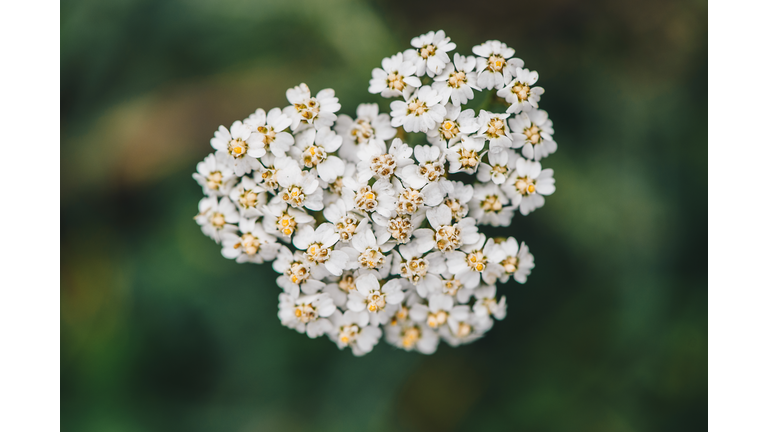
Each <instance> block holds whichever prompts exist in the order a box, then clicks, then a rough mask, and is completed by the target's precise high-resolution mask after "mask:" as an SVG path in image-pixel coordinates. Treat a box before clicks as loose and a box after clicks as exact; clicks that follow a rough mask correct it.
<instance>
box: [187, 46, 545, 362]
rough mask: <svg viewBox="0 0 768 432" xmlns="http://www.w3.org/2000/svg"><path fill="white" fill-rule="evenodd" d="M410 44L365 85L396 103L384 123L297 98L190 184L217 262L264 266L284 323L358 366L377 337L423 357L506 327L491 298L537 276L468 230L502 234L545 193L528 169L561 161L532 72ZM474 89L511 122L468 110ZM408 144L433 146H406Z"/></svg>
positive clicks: (234, 139) (494, 59) (500, 60)
mask: <svg viewBox="0 0 768 432" xmlns="http://www.w3.org/2000/svg"><path fill="white" fill-rule="evenodd" d="M412 42H413V44H414V47H415V48H416V49H408V50H406V51H405V52H404V53H398V54H396V55H394V56H392V57H390V58H386V59H384V60H383V61H382V66H383V69H377V70H375V71H374V72H373V78H372V79H371V82H370V88H369V91H371V92H372V93H380V94H381V95H382V96H384V97H397V98H400V100H396V101H394V102H392V103H391V104H390V108H391V112H390V113H387V112H379V107H378V105H377V104H360V105H359V106H358V107H357V110H356V114H357V117H356V118H354V119H353V118H352V117H350V116H347V115H344V114H340V115H339V116H338V117H337V116H336V114H337V112H338V111H339V109H340V105H339V104H338V99H337V98H336V97H335V92H334V91H333V90H332V89H325V90H322V91H320V92H319V93H318V94H317V95H316V96H315V97H313V96H312V94H311V92H310V90H309V88H308V87H307V86H306V85H305V84H301V85H299V86H297V87H294V88H291V89H289V90H288V91H286V97H287V98H288V100H289V102H290V103H291V104H292V105H291V106H289V107H286V108H284V109H282V110H281V109H279V108H274V109H272V110H270V111H268V112H267V111H265V110H263V109H257V110H256V111H255V112H254V113H253V114H251V115H250V116H249V117H248V118H246V119H245V120H243V121H242V122H235V123H233V125H232V127H231V128H230V129H226V128H223V127H221V128H220V129H219V130H218V131H217V132H216V133H215V134H214V139H212V140H211V144H212V145H213V146H214V148H215V149H216V152H215V153H214V154H212V155H208V156H207V157H206V159H205V160H204V161H203V162H201V163H200V164H199V166H198V172H197V173H195V174H194V175H193V177H194V178H195V180H196V181H197V182H198V184H200V186H201V187H202V189H203V193H204V194H205V195H207V197H206V198H204V199H203V200H202V201H201V202H200V205H199V209H200V212H199V214H198V215H197V216H195V220H196V221H197V223H198V224H200V226H201V229H202V230H203V232H204V233H205V234H206V235H208V236H210V237H212V238H213V239H214V240H215V241H217V242H218V243H221V247H222V249H221V251H222V254H223V255H224V256H226V257H228V258H233V259H235V260H237V261H238V262H255V263H260V262H265V261H271V260H273V262H272V267H273V269H274V270H275V271H276V272H278V274H279V275H278V277H277V284H278V285H279V286H280V287H281V288H282V290H283V291H284V292H283V294H281V295H280V296H279V302H278V303H279V304H278V316H279V318H280V320H281V322H282V323H283V324H284V325H285V326H287V327H290V328H294V329H296V330H297V331H299V332H302V333H305V334H307V335H308V336H309V337H313V338H314V337H318V336H323V335H325V336H328V338H329V339H330V340H331V341H333V342H334V343H335V344H336V345H337V346H338V347H339V349H345V348H347V347H349V348H350V349H351V351H352V353H353V354H354V355H356V356H359V355H363V354H365V353H367V352H370V351H371V350H372V349H373V347H374V346H375V345H376V344H377V343H378V342H379V341H380V339H381V337H382V336H385V340H386V341H387V342H388V343H389V344H391V345H394V346H396V347H398V348H402V349H404V350H407V351H410V350H416V351H418V352H421V353H424V354H430V353H432V352H434V351H435V350H436V349H437V346H438V344H439V342H440V341H441V340H442V341H445V342H446V343H448V344H449V345H451V346H458V345H461V344H465V343H469V342H472V341H474V340H476V339H478V338H480V337H482V336H483V335H484V334H485V333H486V332H487V331H489V330H490V329H491V328H492V327H493V323H494V321H495V320H494V319H493V318H495V319H503V318H504V316H505V315H506V299H505V297H504V296H498V297H497V287H496V283H497V282H498V283H505V282H507V281H508V280H509V279H512V278H514V279H515V280H516V281H517V282H519V283H524V282H526V280H527V278H528V275H529V274H530V272H531V269H532V268H533V267H534V261H533V255H531V254H530V252H529V250H528V246H527V245H526V244H525V243H520V244H518V243H517V240H516V239H514V238H512V237H509V238H494V239H487V238H486V236H485V235H484V234H481V233H480V232H479V231H478V226H480V225H492V226H507V225H509V224H510V222H511V219H512V216H513V215H514V212H515V211H520V213H521V214H528V213H529V212H530V211H533V210H534V209H536V208H538V207H539V206H541V205H542V204H543V202H544V198H543V195H547V194H550V193H552V192H554V189H555V188H554V178H553V176H552V170H551V169H542V167H541V164H540V163H539V162H538V161H539V160H540V159H542V158H544V157H546V156H547V155H549V154H551V153H552V152H554V151H555V150H556V144H554V141H553V140H552V139H551V137H552V134H553V132H554V130H553V129H552V122H551V120H549V118H548V116H547V114H546V112H545V111H543V110H540V109H538V104H539V101H540V96H541V94H542V93H543V89H541V88H540V87H535V86H534V84H535V83H536V82H537V79H538V73H536V72H531V71H529V70H527V69H523V68H522V67H523V62H522V60H520V59H516V58H512V56H513V55H514V50H512V49H511V48H509V47H507V46H506V45H504V44H502V43H501V42H498V41H489V42H486V43H484V44H482V45H479V46H477V47H474V48H473V51H475V55H477V57H473V56H466V57H465V56H462V55H460V54H459V53H454V55H452V56H451V57H452V58H453V61H451V57H449V56H448V52H450V51H452V50H454V49H455V44H453V43H452V42H450V38H447V37H446V36H445V33H444V32H442V31H438V32H429V33H427V34H424V35H422V36H419V37H416V38H414V39H413V41H412ZM484 89H486V90H490V89H493V90H491V95H490V97H491V98H494V97H503V98H505V100H506V103H507V106H508V109H506V112H501V113H496V112H491V111H490V110H486V111H483V110H481V111H479V113H478V115H477V116H475V111H473V110H472V109H466V107H465V106H464V104H466V103H467V102H468V101H469V100H470V99H473V98H474V97H475V96H476V95H477V93H476V92H481V93H482V92H484ZM489 101H490V99H489ZM486 103H487V102H486ZM494 111H495V110H494ZM399 126H402V129H400V132H398V130H396V129H395V128H396V127H399ZM418 132H423V133H426V135H427V141H428V142H429V143H430V144H431V145H419V146H414V145H413V144H414V142H413V141H411V140H412V139H413V138H410V137H409V138H406V136H408V135H407V133H418ZM396 136H397V138H395V137H396ZM403 140H408V141H409V142H410V144H411V145H409V144H407V143H405V142H403ZM486 142H487V143H488V144H487V146H486ZM214 144H215V145H214ZM516 149H517V150H516ZM519 153H522V155H520V154H519ZM251 173H252V174H251ZM454 173H456V174H457V175H456V176H455V177H454ZM469 176H476V177H474V180H469V181H467V180H463V181H455V180H453V179H466V178H468V177H469ZM449 178H450V179H451V180H449ZM465 182H466V183H465ZM321 212H322V214H321ZM424 219H427V222H425V221H424ZM422 226H424V228H422Z"/></svg>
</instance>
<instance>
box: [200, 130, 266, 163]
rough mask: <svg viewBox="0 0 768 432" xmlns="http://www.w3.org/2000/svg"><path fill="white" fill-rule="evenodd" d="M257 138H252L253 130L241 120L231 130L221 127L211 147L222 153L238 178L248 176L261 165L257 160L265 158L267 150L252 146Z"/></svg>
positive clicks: (215, 133) (212, 139)
mask: <svg viewBox="0 0 768 432" xmlns="http://www.w3.org/2000/svg"><path fill="white" fill-rule="evenodd" d="M255 142H256V137H255V136H251V129H250V128H249V127H248V126H245V125H244V124H243V122H241V121H240V120H238V121H236V122H234V123H232V127H230V128H229V129H227V128H225V127H224V126H219V130H217V131H216V132H214V134H213V138H211V147H213V148H214V149H216V153H220V154H221V157H222V158H223V159H224V160H226V163H227V165H228V166H229V167H231V168H232V169H233V170H234V172H235V175H236V176H238V177H239V176H242V175H244V174H248V173H250V172H251V170H253V169H254V168H258V167H259V166H260V165H261V164H260V163H259V161H258V160H257V159H256V158H258V157H261V156H264V154H266V150H264V148H263V147H258V146H256V145H252V144H254V143H255Z"/></svg>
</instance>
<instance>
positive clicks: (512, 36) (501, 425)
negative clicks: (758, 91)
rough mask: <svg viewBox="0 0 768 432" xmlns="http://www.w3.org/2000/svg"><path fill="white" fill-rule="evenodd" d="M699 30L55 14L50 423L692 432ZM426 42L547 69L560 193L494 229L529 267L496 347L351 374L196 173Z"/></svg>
mask: <svg viewBox="0 0 768 432" xmlns="http://www.w3.org/2000/svg"><path fill="white" fill-rule="evenodd" d="M706 26H707V3H706V2H705V1H703V0H700V1H686V0H681V1H666V0H644V1H640V0H633V1H625V2H616V1H611V0H601V1H593V2H585V1H580V0H546V1H539V2H504V1H498V2H462V1H453V0H451V1H439V2H438V1H434V2H413V1H404V0H394V1H384V0H373V1H369V2H364V1H352V0H325V1H322V2H321V1H309V0H307V1H296V2H288V1H280V0H270V1H252V2H249V1H239V0H225V1H212V0H188V1H181V0H171V1H157V0H117V1H108V2H104V1H98V0H68V1H65V2H62V4H61V88H62V94H61V124H62V130H61V141H62V142H61V146H62V152H61V155H62V156H61V168H62V178H61V198H62V199H61V202H62V204H61V206H62V207H61V241H62V254H61V255H62V258H61V269H62V270H61V294H62V295H61V342H62V344H61V408H62V411H61V424H62V429H63V430H65V431H78V432H90V431H303V430H312V431H368V430H371V431H395V430H398V431H399V430H402V431H431V430H440V431H460V430H461V431H465V430H466V431H480V430H482V431H486V430H487V431H497V430H505V431H506V430H510V431H598V432H600V431H606V432H608V431H627V432H630V431H702V430H706V427H707V423H706V414H707V411H706V410H707V408H706V401H707V375H706V374H707V357H706V352H707V327H706V324H707V292H706V277H707V276H706V271H705V270H706V261H705V254H706V250H707V243H706V240H707V234H706V231H705V229H706V203H707V198H706V191H707V188H706V183H705V180H706V179H705V176H706V170H707V168H706V162H707V156H706V154H707V153H706V143H707V132H706V117H705V116H706V112H707V99H706V97H707V91H706V89H705V85H706V79H707V69H706V61H707V51H706V49H707V42H706V35H707V27H706ZM441 28H442V29H444V30H445V31H446V32H447V34H448V35H449V36H451V37H452V38H453V40H454V41H455V42H456V43H457V44H458V47H459V48H458V51H459V52H461V53H463V54H470V53H471V48H472V46H473V45H477V44H479V43H481V42H484V41H485V40H487V39H499V40H502V41H504V42H506V43H508V44H509V45H510V46H512V47H514V48H515V49H516V50H517V56H519V57H522V58H523V59H524V60H525V62H526V66H527V67H529V68H531V69H535V70H538V71H539V72H540V75H541V78H540V81H539V83H540V84H541V85H542V86H543V87H544V88H545V89H546V90H547V92H546V94H545V95H544V97H543V98H542V108H544V109H546V110H547V111H549V113H550V116H551V118H552V119H553V120H554V123H555V129H556V134H555V138H556V140H557V142H558V144H559V150H558V151H557V153H555V154H554V155H553V156H551V157H549V158H547V159H546V161H545V165H546V166H549V167H552V168H554V170H555V177H556V178H557V192H556V193H555V194H554V195H553V196H552V197H550V198H548V199H547V205H546V206H545V207H544V208H542V209H540V210H537V211H536V212H535V213H533V214H532V215H531V216H528V217H521V216H519V215H518V216H516V218H515V220H514V221H513V223H512V226H511V227H510V228H509V233H510V234H511V235H514V236H516V237H517V238H518V239H521V240H525V241H526V242H528V243H529V244H530V245H531V250H532V252H533V253H534V255H535V257H536V268H535V269H534V271H533V274H532V276H531V278H530V279H529V281H528V283H527V284H525V285H517V284H513V283H510V284H508V285H504V286H500V291H501V292H502V293H503V294H505V295H506V296H507V299H508V303H509V314H508V317H507V319H506V320H504V321H502V322H499V323H497V324H496V326H495V327H494V329H493V330H492V331H491V332H490V333H489V334H488V335H487V337H485V338H484V339H482V340H480V341H478V342H477V343H475V344H472V345H468V346H464V347H461V348H457V349H453V348H450V347H448V346H447V345H444V344H443V345H441V346H440V348H439V349H438V351H437V353H435V354H434V355H432V356H422V355H419V354H416V353H405V352H403V351H399V350H396V349H394V348H392V347H390V346H389V345H387V344H385V343H383V342H382V343H381V344H380V345H379V346H378V347H377V348H376V349H375V350H374V351H373V352H372V353H371V354H369V355H367V356H366V357H363V358H354V357H353V356H352V355H351V353H350V352H349V351H339V350H338V349H337V348H336V347H335V346H334V345H333V344H332V343H331V342H329V341H328V340H327V339H325V338H323V339H318V340H310V339H308V338H307V337H306V336H303V335H300V334H298V333H296V332H294V331H293V330H289V329H286V328H284V327H282V326H281V325H280V322H279V320H278V319H277V315H276V314H277V295H278V292H279V289H278V288H277V286H276V285H275V284H274V273H273V272H272V270H271V269H270V268H269V267H268V266H254V265H238V264H235V263H234V262H233V261H230V260H226V259H224V258H223V257H221V255H220V250H219V248H218V247H217V246H216V245H215V244H214V243H213V242H212V241H210V240H209V239H208V238H206V237H205V236H203V235H202V234H201V233H200V231H199V229H198V226H197V225H196V224H195V222H194V221H193V220H192V216H193V215H194V214H195V213H196V211H197V202H198V200H199V199H200V197H201V194H202V192H201V189H200V187H199V186H198V185H197V184H196V183H195V182H194V181H193V180H192V177H191V174H192V172H193V171H194V169H195V164H196V163H197V162H198V161H199V160H201V159H202V158H203V157H204V156H205V155H206V154H207V153H208V152H210V151H211V149H210V146H209V143H208V141H209V139H210V137H211V136H212V134H213V131H214V130H215V129H216V128H217V127H218V126H219V125H220V124H223V125H227V126H228V125H230V124H231V123H232V121H233V120H236V119H242V118H245V117H246V116H247V115H248V114H250V113H251V112H253V111H254V109H255V108H257V107H263V108H267V109H268V108H271V107H274V106H280V107H282V106H284V105H286V104H287V102H286V101H285V89H286V88H288V87H290V86H294V85H297V84H298V83H300V82H306V83H307V84H308V85H309V86H310V88H312V89H313V90H314V91H316V90H319V89H322V88H325V87H333V88H335V89H336V91H337V95H338V96H339V98H340V102H341V103H342V106H343V108H342V111H343V112H345V113H349V114H351V113H353V112H354V109H355V107H356V105H357V104H358V103H361V102H374V101H382V100H381V99H378V98H377V97H374V96H373V95H370V94H368V93H367V87H368V80H369V78H370V71H371V69H373V68H374V67H377V66H379V65H380V62H381V59H382V58H383V57H385V56H389V55H391V54H393V53H395V52H397V51H400V50H404V49H406V48H407V47H408V43H409V41H410V38H411V37H413V36H416V35H419V34H422V33H425V32H427V31H429V30H438V29H441ZM382 105H383V104H382Z"/></svg>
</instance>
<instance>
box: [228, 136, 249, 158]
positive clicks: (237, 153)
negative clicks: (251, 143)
mask: <svg viewBox="0 0 768 432" xmlns="http://www.w3.org/2000/svg"><path fill="white" fill-rule="evenodd" d="M227 149H228V150H229V154H230V155H232V157H234V158H241V157H243V156H245V153H247V152H248V143H246V142H245V141H243V140H242V139H240V138H237V139H233V140H230V141H229V146H228V147H227Z"/></svg>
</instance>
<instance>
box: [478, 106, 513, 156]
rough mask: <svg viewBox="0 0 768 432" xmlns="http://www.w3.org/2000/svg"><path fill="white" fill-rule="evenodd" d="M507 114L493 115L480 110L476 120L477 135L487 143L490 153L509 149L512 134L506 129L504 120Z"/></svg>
mask: <svg viewBox="0 0 768 432" xmlns="http://www.w3.org/2000/svg"><path fill="white" fill-rule="evenodd" d="M507 117H509V114H506V113H505V114H495V113H492V112H488V111H485V110H480V116H479V118H478V120H479V122H480V129H479V130H478V131H477V134H478V135H479V136H481V137H483V138H485V139H487V140H488V141H489V143H490V144H489V148H490V150H491V152H494V151H499V150H503V149H508V148H511V147H512V146H513V145H512V133H511V131H510V130H509V128H508V127H507V121H506V118H507Z"/></svg>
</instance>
